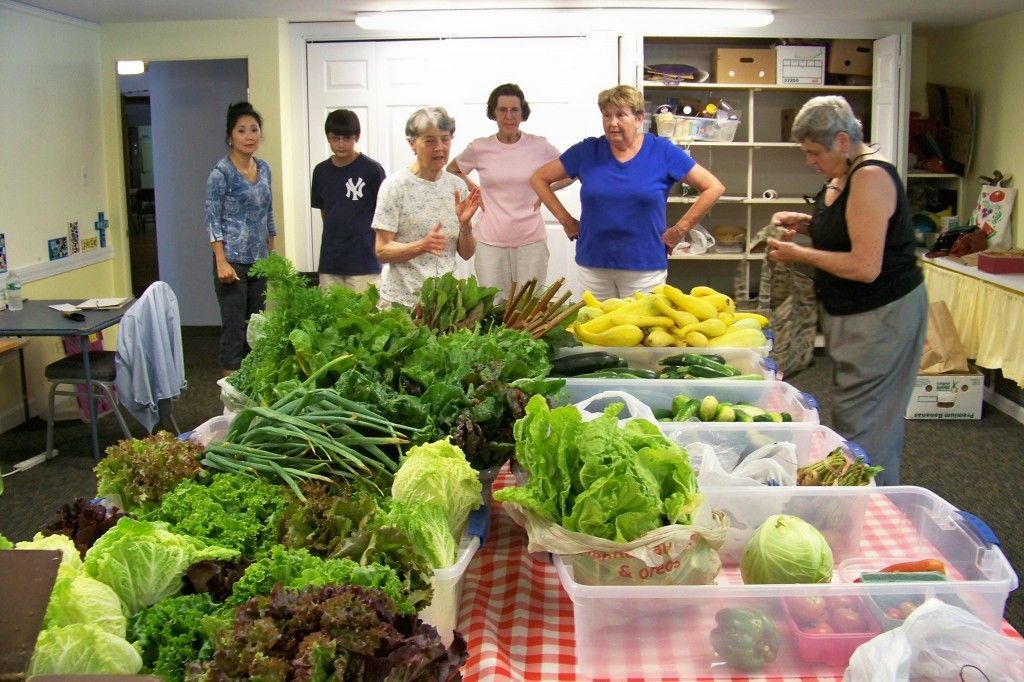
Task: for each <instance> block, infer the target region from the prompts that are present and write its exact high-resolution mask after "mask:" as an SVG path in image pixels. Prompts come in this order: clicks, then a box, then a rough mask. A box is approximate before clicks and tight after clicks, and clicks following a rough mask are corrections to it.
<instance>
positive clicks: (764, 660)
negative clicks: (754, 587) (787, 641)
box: [711, 608, 780, 672]
mask: <svg viewBox="0 0 1024 682" xmlns="http://www.w3.org/2000/svg"><path fill="white" fill-rule="evenodd" d="M715 623H717V627H716V628H715V629H714V630H712V631H711V646H712V647H713V648H714V650H715V653H716V654H718V655H719V656H721V657H722V658H723V659H725V662H726V663H728V664H729V665H731V666H732V667H734V668H739V669H740V670H745V671H747V672H758V671H760V670H762V669H763V668H764V666H765V665H766V664H768V663H771V662H772V661H774V660H775V656H776V654H778V653H779V640H780V637H779V630H778V628H777V627H775V623H774V622H773V621H772V619H771V618H769V617H768V616H766V615H765V614H764V613H762V612H761V611H758V610H757V609H751V608H725V609H722V610H721V611H719V612H718V613H716V614H715Z"/></svg>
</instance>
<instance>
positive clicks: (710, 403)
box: [700, 395, 718, 422]
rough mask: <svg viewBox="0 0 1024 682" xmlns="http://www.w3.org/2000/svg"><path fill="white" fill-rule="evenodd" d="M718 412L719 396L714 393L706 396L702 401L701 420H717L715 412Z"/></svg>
mask: <svg viewBox="0 0 1024 682" xmlns="http://www.w3.org/2000/svg"><path fill="white" fill-rule="evenodd" d="M717 412H718V398H716V397H715V396H713V395H709V396H705V397H704V399H703V400H701V401H700V420H701V421H702V422H713V421H715V414H717Z"/></svg>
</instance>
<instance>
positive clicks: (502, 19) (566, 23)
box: [356, 7, 775, 34]
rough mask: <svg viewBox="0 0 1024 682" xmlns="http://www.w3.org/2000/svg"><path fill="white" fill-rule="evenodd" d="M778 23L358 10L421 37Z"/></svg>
mask: <svg viewBox="0 0 1024 682" xmlns="http://www.w3.org/2000/svg"><path fill="white" fill-rule="evenodd" d="M774 20H775V17H774V15H773V14H772V12H771V11H770V10H748V9H653V8H643V7H638V8H622V7H607V8H591V9H583V8H580V9H564V8H563V9H455V10H453V9H447V10H394V11H385V12H358V13H356V25H357V26H359V27H360V28H362V29H366V30H368V31H413V32H417V33H428V32H429V33H436V32H440V33H444V34H453V33H459V34H463V33H467V32H479V31H487V32H488V33H492V34H494V33H502V34H507V33H510V32H514V33H525V32H532V33H551V32H554V31H572V32H578V31H598V30H621V29H622V27H623V26H639V27H643V26H661V27H666V26H672V25H673V24H674V25H677V26H681V27H686V28H687V29H688V30H693V29H712V28H757V27H760V26H767V25H768V24H770V23H772V21H774Z"/></svg>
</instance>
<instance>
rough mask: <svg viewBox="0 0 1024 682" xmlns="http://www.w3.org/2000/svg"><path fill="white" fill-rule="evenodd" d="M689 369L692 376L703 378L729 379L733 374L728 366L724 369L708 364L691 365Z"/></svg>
mask: <svg viewBox="0 0 1024 682" xmlns="http://www.w3.org/2000/svg"><path fill="white" fill-rule="evenodd" d="M723 367H724V365H723ZM688 369H689V374H690V376H693V377H699V378H701V379H729V378H731V377H732V376H733V373H732V372H731V371H730V370H729V369H728V368H726V369H725V370H724V371H723V370H720V369H716V368H714V367H708V366H707V365H690V366H689V368H688Z"/></svg>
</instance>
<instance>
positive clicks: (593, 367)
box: [551, 351, 626, 377]
mask: <svg viewBox="0 0 1024 682" xmlns="http://www.w3.org/2000/svg"><path fill="white" fill-rule="evenodd" d="M625 364H626V361H625V360H623V359H622V358H620V357H619V356H618V355H615V354H614V353H608V352H606V351H590V352H587V353H575V354H572V355H563V356H562V357H560V358H555V359H554V360H552V361H551V374H552V375H554V376H564V377H574V376H577V375H579V374H586V373H588V372H599V371H600V370H602V369H612V368H614V367H622V366H623V365H625Z"/></svg>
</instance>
